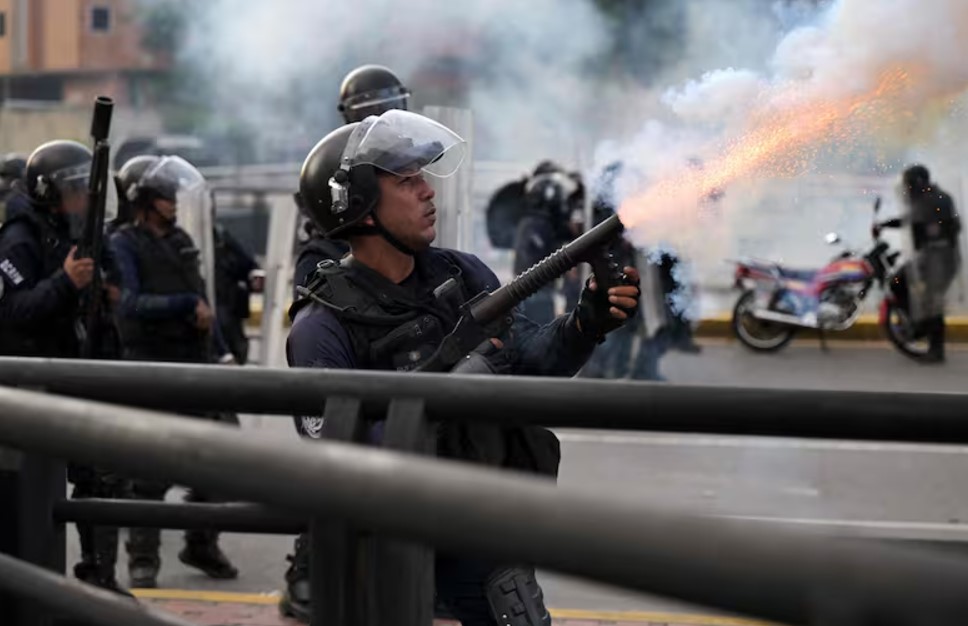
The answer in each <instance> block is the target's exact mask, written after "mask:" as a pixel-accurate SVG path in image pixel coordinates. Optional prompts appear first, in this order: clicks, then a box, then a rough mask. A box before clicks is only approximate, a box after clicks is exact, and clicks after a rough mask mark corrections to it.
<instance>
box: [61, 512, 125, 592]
mask: <svg viewBox="0 0 968 626" xmlns="http://www.w3.org/2000/svg"><path fill="white" fill-rule="evenodd" d="M77 534H78V535H79V536H80V540H81V541H80V543H81V561H80V563H78V564H77V565H75V566H74V576H75V577H76V578H77V579H78V580H81V581H84V582H86V583H88V584H89V585H94V586H96V587H101V588H102V589H107V590H108V591H113V592H115V593H117V594H120V595H122V596H127V597H129V598H134V596H132V595H131V593H130V592H129V591H128V590H127V589H125V588H124V587H122V586H121V585H119V584H118V581H117V579H116V578H115V576H114V568H115V564H116V563H117V560H118V529H117V528H114V527H110V526H108V527H105V526H97V527H93V526H89V525H87V524H79V525H78V527H77Z"/></svg>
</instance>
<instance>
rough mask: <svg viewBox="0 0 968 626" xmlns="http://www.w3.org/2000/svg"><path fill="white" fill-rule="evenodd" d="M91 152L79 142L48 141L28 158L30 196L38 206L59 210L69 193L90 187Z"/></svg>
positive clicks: (28, 190) (26, 177)
mask: <svg viewBox="0 0 968 626" xmlns="http://www.w3.org/2000/svg"><path fill="white" fill-rule="evenodd" d="M91 158H92V154H91V150H90V149H89V148H88V147H87V146H85V145H84V144H80V143H77V142H76V141H65V140H59V141H49V142H47V143H45V144H43V145H42V146H40V147H38V148H37V149H36V150H34V151H33V152H32V153H31V154H30V156H29V157H28V158H27V165H26V167H25V169H24V182H25V184H26V187H27V194H28V195H29V196H30V198H31V199H32V200H33V201H34V202H36V203H37V204H38V205H39V206H43V207H56V206H59V205H60V204H61V202H62V201H63V198H64V196H65V195H66V194H68V193H70V192H75V191H81V190H84V189H86V188H87V185H88V180H89V178H90V176H91Z"/></svg>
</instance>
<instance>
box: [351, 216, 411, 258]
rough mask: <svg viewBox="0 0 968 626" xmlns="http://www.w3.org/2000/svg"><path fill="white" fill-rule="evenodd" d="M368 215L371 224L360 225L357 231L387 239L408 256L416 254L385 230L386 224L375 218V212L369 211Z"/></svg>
mask: <svg viewBox="0 0 968 626" xmlns="http://www.w3.org/2000/svg"><path fill="white" fill-rule="evenodd" d="M370 216H371V217H372V218H373V226H364V225H360V226H359V227H358V228H357V232H359V233H360V234H365V235H380V236H381V237H383V238H384V239H385V240H386V241H387V243H389V244H390V245H391V246H393V247H394V248H396V249H397V250H399V251H400V252H402V253H404V254H406V255H408V256H415V255H416V254H417V253H416V252H415V251H414V250H413V249H412V248H410V246H408V245H407V244H405V243H403V242H402V241H400V240H399V239H397V238H396V237H395V236H394V235H393V233H391V232H390V231H389V230H387V228H386V226H384V225H383V224H382V223H381V222H380V220H379V219H377V216H376V213H370Z"/></svg>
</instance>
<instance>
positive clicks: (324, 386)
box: [0, 358, 968, 444]
mask: <svg viewBox="0 0 968 626" xmlns="http://www.w3.org/2000/svg"><path fill="white" fill-rule="evenodd" d="M0 384H5V385H16V386H22V387H42V388H44V389H46V390H48V391H51V392H53V393H59V394H65V395H70V396H74V397H78V398H87V399H91V400H101V401H105V402H112V403H118V404H126V405H130V406H140V407H146V408H153V409H161V410H171V411H180V410H212V411H234V412H240V413H267V414H289V415H318V414H321V413H322V409H323V407H324V406H325V405H326V402H327V399H328V398H333V397H347V398H359V399H360V402H361V410H362V411H363V413H364V415H366V416H369V417H375V418H382V417H384V416H385V415H386V411H387V407H388V406H389V405H390V403H391V402H392V401H393V400H394V399H400V398H418V399H421V400H422V401H423V402H424V405H425V410H426V413H427V415H428V417H429V418H430V419H432V420H439V421H445V420H455V419H464V420H474V421H481V422H490V423H504V424H512V425H526V424H536V425H542V426H549V427H563V428H596V429H618V430H646V431H652V432H691V433H708V434H727V435H762V436H783V437H808V438H832V439H856V440H879V441H907V442H934V443H952V444H953V443H958V444H964V443H968V419H965V416H966V415H968V395H966V394H953V393H901V392H890V393H885V392H863V391H833V390H813V389H750V388H740V387H716V386H681V385H667V384H662V385H655V384H648V383H641V382H610V381H595V380H581V379H554V378H528V377H500V376H494V377H492V376H457V375H452V374H419V375H406V376H401V375H399V374H396V373H390V372H373V371H345V370H344V371H341V370H325V371H324V370H312V369H302V370H300V369H266V368H249V367H246V368H239V367H233V366H214V365H182V364H166V363H134V362H108V361H67V360H46V359H16V358H0Z"/></svg>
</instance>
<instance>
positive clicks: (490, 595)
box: [486, 567, 551, 626]
mask: <svg viewBox="0 0 968 626" xmlns="http://www.w3.org/2000/svg"><path fill="white" fill-rule="evenodd" d="M486 591H487V602H488V604H489V605H490V607H491V611H492V612H493V614H494V617H495V619H497V622H498V623H499V624H502V625H507V626H551V615H549V614H548V609H547V608H545V605H544V594H543V593H542V591H541V587H540V586H539V585H538V580H537V579H536V578H535V576H534V570H533V569H531V568H524V567H511V568H502V569H499V570H497V571H495V572H494V573H492V574H491V575H490V576H488V578H487V585H486Z"/></svg>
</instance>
